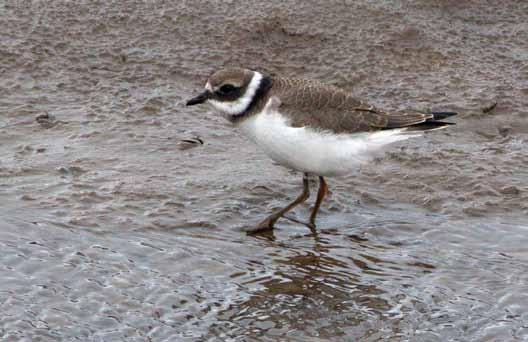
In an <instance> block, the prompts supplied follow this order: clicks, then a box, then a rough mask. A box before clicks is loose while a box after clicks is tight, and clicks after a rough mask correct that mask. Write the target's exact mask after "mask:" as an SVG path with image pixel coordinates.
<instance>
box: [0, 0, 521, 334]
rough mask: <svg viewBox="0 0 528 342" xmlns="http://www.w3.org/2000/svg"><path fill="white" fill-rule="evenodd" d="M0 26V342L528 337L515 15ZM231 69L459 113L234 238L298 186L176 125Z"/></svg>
mask: <svg viewBox="0 0 528 342" xmlns="http://www.w3.org/2000/svg"><path fill="white" fill-rule="evenodd" d="M0 14H1V15H0V30H1V32H2V39H0V71H1V74H2V77H0V198H1V200H0V338H1V339H2V341H57V340H64V341H75V340H79V341H120V340H123V341H124V340H126V341H204V340H208V341H278V340H280V341H283V340H284V341H356V340H361V341H378V340H390V341H447V340H452V341H525V340H528V314H527V312H528V295H527V294H528V248H527V247H526V246H528V185H527V180H528V171H527V166H528V152H527V149H526V141H527V139H528V110H527V108H528V83H527V81H526V80H527V74H528V48H527V45H526V42H527V41H528V25H527V24H526V23H527V22H528V4H527V3H525V2H521V1H505V2H501V3H500V4H496V5H495V6H492V5H491V4H489V3H486V2H484V1H433V0H431V1H368V0H361V1H355V2H351V1H350V2H348V1H339V2H338V1H331V2H324V3H322V4H321V3H318V2H304V1H286V2H262V3H261V2H256V1H255V2H253V1H251V2H244V3H237V2H225V1H224V2H216V1H203V2H200V1H198V2H186V1H183V2H176V3H172V2H166V1H139V2H121V1H110V2H102V3H98V4H96V3H91V2H84V1H81V2H75V3H70V2H65V1H53V2H50V3H48V2H40V1H35V2H32V3H31V2H7V3H6V4H4V5H2V7H1V8H0ZM224 66H245V67H249V68H254V69H259V70H262V71H265V72H269V73H272V74H279V73H280V74H284V75H288V76H295V77H303V78H316V79H320V80H323V81H325V82H328V83H332V84H335V85H338V86H341V87H343V88H346V89H349V90H350V91H352V92H353V93H354V94H356V95H357V96H358V97H362V98H368V99H369V102H371V103H372V104H374V105H377V106H380V107H382V108H387V109H394V110H400V109H404V108H412V109H417V110H425V111H427V110H456V111H458V112H459V113H460V114H459V116H458V117H457V118H456V119H455V120H454V121H456V123H457V125H456V126H454V127H450V128H449V129H446V130H442V131H438V132H434V133H431V134H428V135H427V136H425V137H424V138H418V139H414V140H409V141H406V142H402V143H399V144H395V145H393V146H392V147H391V148H390V149H389V150H388V151H387V152H386V153H385V154H383V156H382V157H380V158H377V159H376V160H375V161H374V162H373V163H371V164H369V165H367V166H365V167H363V168H362V169H361V170H358V172H357V173H356V174H354V175H352V176H350V177H347V178H341V179H329V180H328V182H329V186H330V190H331V195H330V197H329V199H328V200H327V201H326V202H325V203H324V205H323V208H322V212H321V214H320V216H319V219H318V222H319V234H318V236H315V237H314V236H311V235H309V234H308V233H309V231H308V230H307V229H306V228H305V227H304V226H301V225H298V224H295V223H292V222H290V221H280V223H279V224H278V226H277V229H276V230H275V231H274V232H273V234H267V235H262V236H258V237H251V236H246V235H245V234H244V233H243V232H242V230H243V229H244V228H245V227H247V226H248V225H253V224H255V223H257V222H258V221H259V220H260V219H261V218H263V217H264V215H266V214H267V213H269V212H270V211H272V210H274V209H276V208H278V207H280V206H281V205H283V204H284V203H285V202H286V201H288V200H289V199H291V198H293V197H294V196H296V195H297V193H298V192H299V191H300V187H301V184H300V183H301V182H300V179H301V177H300V175H299V174H296V173H294V172H291V171H288V170H286V169H284V168H281V167H280V166H277V165H275V164H273V163H272V162H271V161H270V160H269V159H268V158H267V157H266V156H265V155H264V154H263V153H262V152H260V151H259V150H258V148H257V147H255V146H253V145H252V144H251V143H250V142H249V141H248V140H247V139H246V138H244V137H243V136H240V135H239V134H238V133H237V132H236V130H233V129H232V128H231V127H230V125H229V124H228V123H227V122H225V120H224V119H223V118H221V117H219V116H218V115H215V114H214V113H213V112H211V111H210V110H209V109H207V108H194V107H193V108H186V107H185V106H184V103H185V100H186V99H188V98H189V97H190V96H191V95H193V94H195V93H196V92H197V91H198V90H199V89H201V87H202V86H203V82H204V80H205V78H206V77H207V76H208V75H209V74H210V73H211V72H212V71H214V70H215V69H218V68H220V67H224ZM494 103H497V105H496V107H495V108H493V109H491V110H490V108H491V107H492V105H493V104H494ZM37 118H38V119H37ZM194 137H200V138H201V139H203V141H204V144H203V145H201V144H187V145H185V144H182V143H181V142H180V140H182V139H190V138H194ZM313 200H314V199H313V197H312V198H311V200H310V202H312V201H313ZM309 211H310V203H308V204H306V205H303V206H301V207H299V208H298V209H297V210H296V211H295V212H294V215H295V216H296V217H298V218H304V217H306V216H307V215H308V214H309Z"/></svg>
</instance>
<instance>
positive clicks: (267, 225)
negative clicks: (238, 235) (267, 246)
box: [246, 216, 279, 234]
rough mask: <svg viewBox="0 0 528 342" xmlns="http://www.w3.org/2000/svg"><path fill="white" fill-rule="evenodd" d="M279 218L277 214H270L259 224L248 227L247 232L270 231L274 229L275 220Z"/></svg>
mask: <svg viewBox="0 0 528 342" xmlns="http://www.w3.org/2000/svg"><path fill="white" fill-rule="evenodd" d="M278 219H279V218H278V217H275V216H269V217H266V218H265V219H264V220H262V221H261V222H260V223H259V224H257V225H256V226H255V227H251V228H248V229H246V233H247V234H258V233H261V232H266V231H270V230H272V229H273V225H274V224H275V222H277V220H278Z"/></svg>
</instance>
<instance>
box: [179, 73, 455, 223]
mask: <svg viewBox="0 0 528 342" xmlns="http://www.w3.org/2000/svg"><path fill="white" fill-rule="evenodd" d="M201 103H209V104H211V105H212V106H213V107H214V108H215V109H216V110H217V111H219V112H220V113H222V114H223V115H224V116H225V118H226V119H227V120H229V121H230V122H231V123H233V125H234V126H236V127H238V128H239V129H240V130H241V131H242V132H243V133H244V134H245V135H247V136H248V137H249V139H251V140H252V141H253V142H254V143H256V144H257V145H258V146H260V147H261V148H262V149H263V150H264V152H265V153H266V154H267V155H268V156H269V157H271V159H273V160H274V161H276V162H277V163H279V164H281V165H283V166H286V167H288V168H291V169H294V170H297V171H300V172H302V173H303V191H302V193H301V194H300V195H299V196H298V197H297V198H296V199H295V200H294V201H293V202H291V203H290V204H288V205H287V206H285V207H284V208H282V209H281V210H278V211H277V212H274V213H272V214H271V215H269V216H268V217H266V218H265V219H264V220H262V221H261V222H260V223H259V224H258V225H257V226H256V227H254V228H253V229H250V232H257V231H261V230H266V229H272V228H273V226H274V224H275V223H276V222H277V220H278V219H279V218H281V217H283V216H284V214H286V213H287V212H288V211H290V210H291V209H293V208H294V207H295V206H297V205H298V204H300V203H303V202H304V201H306V199H307V198H308V197H309V193H310V189H309V182H308V179H309V176H310V175H315V176H318V177H319V189H318V192H317V199H316V201H315V205H314V207H313V209H312V212H311V215H310V218H309V222H307V223H306V225H307V226H308V227H310V228H311V229H312V230H314V229H315V218H316V216H317V212H318V211H319V208H320V206H321V202H322V201H323V199H324V197H325V195H326V194H327V192H328V186H327V184H326V181H325V179H324V177H327V176H329V177H330V176H343V175H346V174H348V173H351V172H353V171H354V170H357V168H358V166H359V165H361V164H363V163H365V162H367V161H368V160H369V159H371V158H372V155H373V154H374V153H375V152H376V151H378V150H380V149H381V148H382V147H384V146H386V145H388V144H390V143H394V142H396V141H401V140H406V139H408V138H412V137H416V136H420V135H421V133H422V132H424V131H429V130H435V129H440V128H444V127H447V126H448V125H451V124H452V123H449V122H443V121H441V120H443V119H445V118H447V117H449V116H453V115H456V113H454V112H433V113H430V114H426V113H419V112H416V111H405V112H398V113H389V112H386V111H383V110H380V109H378V108H376V107H373V106H371V105H368V104H367V103H365V102H363V101H360V100H358V99H356V98H355V97H354V96H353V95H352V94H351V93H349V92H347V91H345V90H343V89H340V88H337V87H334V86H331V85H326V84H323V83H320V82H317V81H310V80H300V79H289V78H282V77H271V76H267V75H265V74H263V73H260V72H257V71H252V70H247V69H238V68H233V69H224V70H220V71H217V72H215V73H213V74H212V75H211V76H210V77H209V79H208V80H207V83H206V85H205V90H204V91H203V92H202V93H201V94H199V95H198V96H196V97H194V98H192V99H191V100H189V101H187V106H193V105H197V104H201Z"/></svg>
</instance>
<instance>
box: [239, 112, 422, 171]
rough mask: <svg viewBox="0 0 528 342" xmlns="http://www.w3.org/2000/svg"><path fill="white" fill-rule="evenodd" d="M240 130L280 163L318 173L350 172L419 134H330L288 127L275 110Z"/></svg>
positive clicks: (400, 131)
mask: <svg viewBox="0 0 528 342" xmlns="http://www.w3.org/2000/svg"><path fill="white" fill-rule="evenodd" d="M239 127H240V129H241V130H242V132H243V133H244V134H245V135H247V136H248V137H249V138H250V139H251V140H252V141H253V142H255V143H256V144H257V145H258V146H260V147H261V148H262V149H263V150H264V152H265V153H266V154H267V155H268V156H269V157H271V159H273V160H275V161H276V162H278V163H279V164H281V165H284V166H286V167H289V168H292V169H295V170H298V171H301V172H307V173H311V174H315V175H320V176H340V175H346V174H348V173H350V172H353V171H354V170H356V169H357V168H358V166H359V165H361V164H363V163H365V162H367V161H368V160H370V159H371V158H372V157H373V156H374V155H375V152H376V151H379V150H380V149H381V148H382V147H383V146H385V145H387V144H390V143H393V142H396V141H400V140H405V139H408V138H411V137H415V136H419V135H421V134H416V133H415V134H409V133H404V130H403V129H396V130H385V131H379V132H374V133H356V134H333V133H331V132H326V131H316V130H313V129H310V128H306V127H291V126H289V125H288V122H287V119H286V118H285V117H284V116H282V115H281V114H280V113H279V112H277V111H275V110H264V111H263V112H262V113H259V114H256V115H253V116H252V117H249V118H247V119H245V120H243V121H242V122H241V123H240V124H239Z"/></svg>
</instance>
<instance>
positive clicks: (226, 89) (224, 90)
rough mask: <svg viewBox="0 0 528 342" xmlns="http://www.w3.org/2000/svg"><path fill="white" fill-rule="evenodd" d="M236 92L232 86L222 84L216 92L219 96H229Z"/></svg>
mask: <svg viewBox="0 0 528 342" xmlns="http://www.w3.org/2000/svg"><path fill="white" fill-rule="evenodd" d="M235 90H236V87H235V86H234V85H232V84H224V85H223V86H221V87H220V89H219V90H218V92H219V93H220V94H230V93H232V92H234V91H235Z"/></svg>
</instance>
